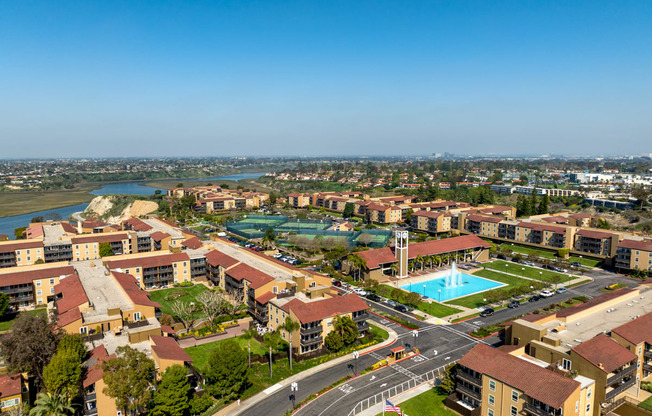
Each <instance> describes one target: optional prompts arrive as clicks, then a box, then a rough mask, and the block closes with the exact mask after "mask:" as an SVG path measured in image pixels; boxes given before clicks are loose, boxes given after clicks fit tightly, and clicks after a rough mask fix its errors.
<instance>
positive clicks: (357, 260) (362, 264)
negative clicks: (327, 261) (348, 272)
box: [346, 254, 367, 280]
mask: <svg viewBox="0 0 652 416" xmlns="http://www.w3.org/2000/svg"><path fill="white" fill-rule="evenodd" d="M346 260H347V261H348V262H349V265H350V266H351V269H352V270H353V271H357V278H356V280H360V271H361V270H362V269H364V268H366V267H367V262H366V261H365V260H364V259H363V258H362V257H360V256H359V255H357V254H350V255H349V256H348V257H347V258H346Z"/></svg>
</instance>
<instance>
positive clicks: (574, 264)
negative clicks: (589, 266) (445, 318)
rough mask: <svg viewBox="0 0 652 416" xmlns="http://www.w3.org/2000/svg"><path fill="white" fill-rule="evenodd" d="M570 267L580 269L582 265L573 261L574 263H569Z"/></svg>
mask: <svg viewBox="0 0 652 416" xmlns="http://www.w3.org/2000/svg"><path fill="white" fill-rule="evenodd" d="M571 266H573V267H582V263H580V262H577V261H574V262H572V263H571Z"/></svg>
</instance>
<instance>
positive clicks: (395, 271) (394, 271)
mask: <svg viewBox="0 0 652 416" xmlns="http://www.w3.org/2000/svg"><path fill="white" fill-rule="evenodd" d="M399 268H400V266H399V265H398V263H392V265H391V266H389V269H390V270H391V271H392V276H396V275H397V274H398V272H399Z"/></svg>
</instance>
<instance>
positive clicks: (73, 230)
mask: <svg viewBox="0 0 652 416" xmlns="http://www.w3.org/2000/svg"><path fill="white" fill-rule="evenodd" d="M61 228H63V231H65V232H67V233H69V234H77V229H76V228H75V227H73V226H72V225H71V224H70V223H69V222H62V223H61Z"/></svg>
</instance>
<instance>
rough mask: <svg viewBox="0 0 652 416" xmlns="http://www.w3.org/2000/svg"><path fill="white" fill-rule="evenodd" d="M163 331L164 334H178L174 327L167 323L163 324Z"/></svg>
mask: <svg viewBox="0 0 652 416" xmlns="http://www.w3.org/2000/svg"><path fill="white" fill-rule="evenodd" d="M161 332H162V333H164V334H170V335H174V334H176V332H175V331H174V329H173V328H172V327H171V326H167V325H161Z"/></svg>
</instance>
